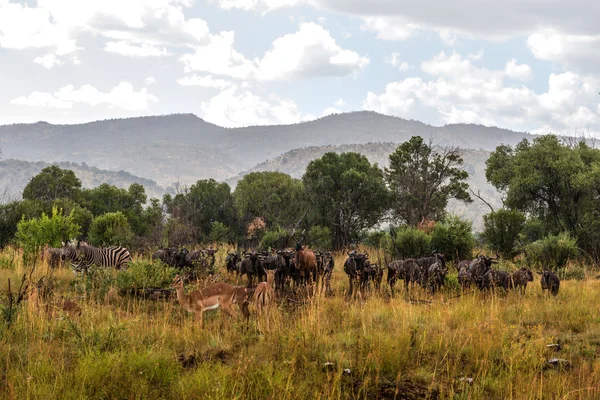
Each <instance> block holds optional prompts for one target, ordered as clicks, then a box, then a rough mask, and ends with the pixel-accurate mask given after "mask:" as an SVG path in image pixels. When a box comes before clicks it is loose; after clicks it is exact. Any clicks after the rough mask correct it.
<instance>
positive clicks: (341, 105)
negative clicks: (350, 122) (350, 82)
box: [333, 99, 346, 107]
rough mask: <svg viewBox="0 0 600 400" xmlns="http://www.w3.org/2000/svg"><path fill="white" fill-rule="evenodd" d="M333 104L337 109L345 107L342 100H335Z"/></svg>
mask: <svg viewBox="0 0 600 400" xmlns="http://www.w3.org/2000/svg"><path fill="white" fill-rule="evenodd" d="M333 104H334V105H335V106H337V107H343V106H345V105H346V102H345V101H344V99H337V100H336V101H335V103H333Z"/></svg>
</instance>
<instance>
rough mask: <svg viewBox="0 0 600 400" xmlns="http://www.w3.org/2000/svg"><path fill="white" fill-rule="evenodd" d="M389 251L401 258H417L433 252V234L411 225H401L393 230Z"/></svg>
mask: <svg viewBox="0 0 600 400" xmlns="http://www.w3.org/2000/svg"><path fill="white" fill-rule="evenodd" d="M389 245H391V248H388V251H389V252H390V253H391V254H394V255H395V257H399V258H404V259H406V258H416V257H423V256H428V255H430V254H431V236H430V235H428V234H426V233H425V232H423V231H420V230H418V229H415V228H411V227H400V228H397V229H396V230H395V231H393V232H392V240H391V241H390V242H389Z"/></svg>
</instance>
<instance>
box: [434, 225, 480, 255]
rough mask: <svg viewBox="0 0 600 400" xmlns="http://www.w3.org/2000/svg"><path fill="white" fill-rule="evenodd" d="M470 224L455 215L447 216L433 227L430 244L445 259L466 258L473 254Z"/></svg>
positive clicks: (473, 245) (472, 237)
mask: <svg viewBox="0 0 600 400" xmlns="http://www.w3.org/2000/svg"><path fill="white" fill-rule="evenodd" d="M472 227H473V226H472V224H471V223H470V222H468V221H465V220H462V219H460V218H459V217H457V216H450V217H447V218H446V220H445V221H444V222H442V223H437V224H436V225H435V227H434V228H433V234H432V237H431V246H432V248H433V250H434V251H436V252H438V253H442V254H444V256H445V257H446V259H447V260H455V259H457V257H458V259H459V260H467V259H469V260H470V259H471V258H472V256H473V247H475V237H474V236H473V233H472V232H471V230H472Z"/></svg>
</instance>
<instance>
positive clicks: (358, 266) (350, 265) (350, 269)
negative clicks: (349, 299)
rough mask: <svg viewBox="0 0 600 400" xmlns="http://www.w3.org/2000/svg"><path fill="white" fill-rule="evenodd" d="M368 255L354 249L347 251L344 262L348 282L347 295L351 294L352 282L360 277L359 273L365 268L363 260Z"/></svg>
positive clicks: (352, 289)
mask: <svg viewBox="0 0 600 400" xmlns="http://www.w3.org/2000/svg"><path fill="white" fill-rule="evenodd" d="M368 257H369V255H368V254H359V253H357V252H356V251H355V250H353V251H351V252H349V253H348V258H347V259H346V262H344V272H345V273H346V275H348V280H349V283H350V289H349V293H348V295H349V296H352V293H353V292H354V283H355V282H356V281H357V280H359V279H360V277H361V274H362V272H363V270H364V269H365V261H366V260H367V259H368ZM361 287H362V284H361Z"/></svg>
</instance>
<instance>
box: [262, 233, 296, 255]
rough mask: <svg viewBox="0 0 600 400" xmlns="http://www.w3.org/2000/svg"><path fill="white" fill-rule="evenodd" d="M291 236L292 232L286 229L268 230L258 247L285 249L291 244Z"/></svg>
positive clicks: (263, 248)
mask: <svg viewBox="0 0 600 400" xmlns="http://www.w3.org/2000/svg"><path fill="white" fill-rule="evenodd" d="M290 238H291V235H290V232H289V231H287V230H285V229H281V228H277V229H273V230H268V231H266V232H265V234H264V235H263V237H262V239H261V241H260V243H259V244H258V248H259V249H261V250H269V249H283V248H285V247H287V246H288V245H289V244H290Z"/></svg>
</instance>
